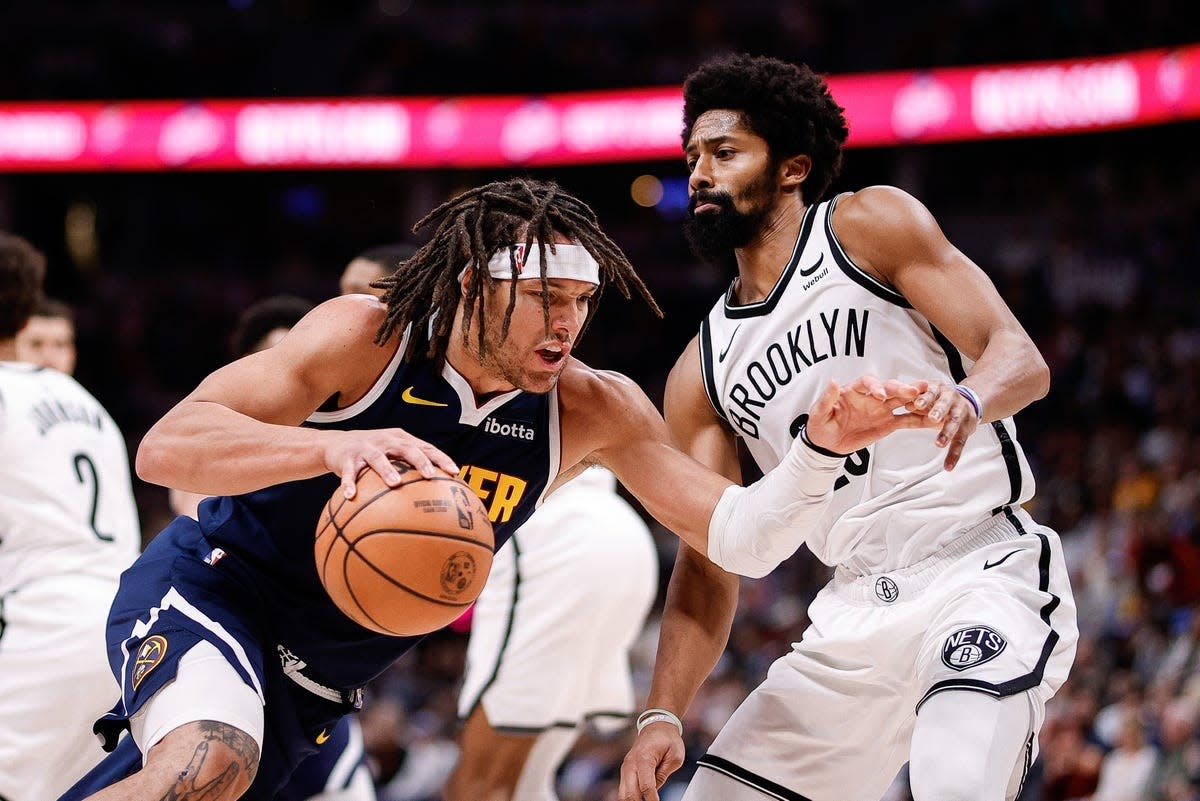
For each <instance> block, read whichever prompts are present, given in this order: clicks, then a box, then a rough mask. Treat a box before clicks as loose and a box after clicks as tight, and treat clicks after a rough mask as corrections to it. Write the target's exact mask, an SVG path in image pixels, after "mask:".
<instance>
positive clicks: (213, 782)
mask: <svg viewBox="0 0 1200 801" xmlns="http://www.w3.org/2000/svg"><path fill="white" fill-rule="evenodd" d="M200 735H201V737H202V739H201V741H200V742H199V743H198V744H197V745H196V750H195V751H194V752H193V753H192V758H191V759H190V760H188V764H187V767H186V768H184V769H183V770H182V771H180V772H179V775H178V776H177V777H176V778H175V784H174V785H172V786H171V787H170V788H169V789H168V790H167V792H166V794H165V795H164V796H163V797H162V801H218V799H223V798H226V795H225V793H226V792H228V791H229V789H230V787H232V786H233V785H234V784H235V783H237V780H238V778H239V777H240V776H242V775H245V776H246V777H247V778H246V779H245V781H246V783H247V785H249V783H250V782H253V781H254V775H255V774H256V773H257V772H258V756H259V754H258V743H256V742H254V738H253V737H250V736H249V735H248V734H246V733H245V732H243V731H241V730H239V729H235V728H234V727H232V726H229V725H227V724H225V723H217V722H216V721H211V720H204V721H200ZM214 741H216V742H218V743H220V744H221V745H222V746H224V747H225V748H226V749H227V750H228V751H230V752H231V753H232V755H233V760H232V761H231V762H230V763H229V764H228V765H226V766H225V767H224V768H223V769H221V770H220V772H219V773H217V774H216V775H215V776H210V775H204V767H205V764H206V763H207V761H208V758H209V756H210V754H209V748H210V744H211V743H212V742H214ZM214 767H216V766H214ZM209 773H212V770H211V769H210V770H209Z"/></svg>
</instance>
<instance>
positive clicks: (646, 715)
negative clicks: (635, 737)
mask: <svg viewBox="0 0 1200 801" xmlns="http://www.w3.org/2000/svg"><path fill="white" fill-rule="evenodd" d="M651 723H673V724H674V725H675V728H676V729H677V730H678V731H679V736H680V737H682V736H683V721H681V720H680V719H679V716H678V715H676V714H675V713H674V712H672V711H671V710H669V709H657V708H651V709H647V710H646V711H645V712H643V713H642V714H640V715H638V716H637V733H638V734H641V733H642V729H644V728H646V727H647V726H649V725H650V724H651Z"/></svg>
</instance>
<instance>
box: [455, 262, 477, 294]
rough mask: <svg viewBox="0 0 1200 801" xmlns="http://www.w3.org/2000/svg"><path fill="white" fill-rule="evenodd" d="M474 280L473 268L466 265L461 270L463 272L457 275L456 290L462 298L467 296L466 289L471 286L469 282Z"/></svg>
mask: <svg viewBox="0 0 1200 801" xmlns="http://www.w3.org/2000/svg"><path fill="white" fill-rule="evenodd" d="M474 279H475V267H474V266H472V265H470V264H468V265H467V266H466V267H464V268H463V271H462V272H461V273H459V274H458V289H459V292H460V293H461V294H462V296H463V297H466V295H467V287H469V286H470V285H471V281H473V280H474Z"/></svg>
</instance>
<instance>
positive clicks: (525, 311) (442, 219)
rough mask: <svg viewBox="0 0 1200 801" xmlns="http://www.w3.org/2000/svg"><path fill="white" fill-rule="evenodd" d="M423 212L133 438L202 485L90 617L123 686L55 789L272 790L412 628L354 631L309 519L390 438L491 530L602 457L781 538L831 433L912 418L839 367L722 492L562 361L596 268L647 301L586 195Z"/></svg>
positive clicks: (534, 187)
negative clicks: (468, 490)
mask: <svg viewBox="0 0 1200 801" xmlns="http://www.w3.org/2000/svg"><path fill="white" fill-rule="evenodd" d="M426 226H434V231H433V235H432V237H431V239H430V240H429V241H428V242H427V243H426V244H425V245H424V246H422V247H421V248H420V249H419V250H418V252H417V253H416V254H415V255H414V256H413V257H412V258H411V259H408V260H406V261H404V262H402V263H401V264H400V265H399V266H398V267H397V269H396V271H395V273H394V274H393V275H392V276H390V277H388V278H387V279H384V281H383V282H382V284H383V288H384V289H385V295H384V297H383V299H382V301H381V300H380V299H378V298H375V297H371V296H368V295H346V296H341V297H338V298H333V299H331V300H328V301H326V302H324V303H323V304H321V305H319V306H318V307H317V308H316V309H314V310H313V311H312V312H310V313H309V314H308V315H306V316H305V317H304V319H302V320H301V321H300V322H299V323H298V324H297V325H296V326H295V327H293V328H292V330H291V331H290V332H289V333H288V334H287V335H286V336H285V337H284V338H283V340H282V341H281V342H279V343H278V344H276V345H275V346H274V347H271V348H267V349H266V350H263V351H260V352H258V353H254V354H251V355H248V356H246V357H244V358H242V359H239V360H237V361H235V362H232V363H231V364H229V365H226V366H224V367H222V368H220V369H218V370H217V371H216V372H214V373H212V374H211V375H210V376H209V377H207V378H206V379H205V380H204V381H202V382H201V384H200V385H199V387H197V388H196V390H194V391H193V392H192V393H191V394H190V395H189V396H188V397H186V398H184V399H183V400H182V401H181V402H180V403H179V404H178V405H177V406H176V407H175V408H174V409H172V410H171V411H169V412H168V413H167V414H166V415H165V416H164V417H163V418H162V419H161V420H160V421H159V422H158V423H156V424H155V425H154V426H153V427H152V428H151V430H150V431H149V432H148V433H147V434H146V437H145V438H144V439H143V441H142V444H141V447H140V448H139V451H138V454H137V468H138V472H139V474H140V475H141V476H142V477H143V478H144V479H146V480H147V481H151V482H154V483H159V484H163V485H166V486H172V487H180V488H182V489H185V490H188V491H193V492H200V493H204V494H206V495H212V496H216V498H215V500H209V501H206V502H205V503H203V504H202V505H201V507H200V510H199V520H198V521H197V520H193V519H191V518H188V517H179V518H176V519H175V520H174V521H173V522H172V523H171V524H169V525H168V526H167V527H166V528H165V529H164V530H163V531H162V532H161V533H160V534H159V535H158V536H157V537H155V538H154V539H152V540H151V542H150V545H149V546H148V547H147V549H146V551H145V553H144V554H143V556H142V558H141V559H140V560H139V561H138V562H137V563H136V564H135V565H134V566H133V567H132V568H131V569H130V570H128V571H127V572H126V573H125V574H124V576H123V577H122V583H121V589H120V591H119V593H118V597H117V599H116V601H115V602H114V604H113V607H112V610H111V612H110V614H109V629H108V646H109V659H110V662H111V664H112V667H113V670H114V672H115V673H116V674H117V676H118V680H119V681H120V682H121V685H122V695H121V699H120V701H119V702H118V703H117V705H116V706H115V707H114V708H113V709H112V710H111V711H110V712H109V714H108V715H106V716H105V717H104V718H102V719H101V720H99V721H98V722H97V724H96V729H97V732H99V733H100V734H101V736H102V737H105V738H106V739H107V742H108V744H109V746H110V747H114V746H115V749H116V750H115V752H114V753H112V754H110V755H109V756H108V758H107V759H106V760H105V761H104V762H102V763H101V764H100V765H99V766H98V767H97V769H96V770H94V771H93V772H92V773H91V774H89V775H88V776H87V777H85V778H84V779H83V780H81V781H80V782H79V783H78V784H77V785H76V786H75V787H74V788H72V790H71V791H69V792H68V794H67V795H66V796H65V798H70V799H75V798H82V797H92V798H94V799H97V801H100V800H101V799H122V801H129V800H130V799H162V798H175V799H184V798H187V799H194V798H201V797H202V798H204V799H206V801H229V800H230V799H234V798H240V797H245V798H252V799H261V800H262V801H266V799H270V798H271V797H272V795H273V794H274V792H275V791H276V789H277V788H278V787H280V786H281V785H282V784H283V782H284V781H286V779H287V777H288V775H289V774H290V773H291V772H292V770H293V769H294V768H295V765H296V764H297V762H298V761H299V760H301V759H303V758H304V757H305V756H306V755H308V754H311V753H313V752H314V751H315V750H316V749H317V748H319V747H320V744H321V743H322V742H323V740H324V738H325V737H326V736H327V735H326V732H328V730H329V728H330V727H331V726H333V725H334V724H335V722H336V721H337V720H338V719H340V718H341V716H343V715H345V714H346V713H348V712H351V711H354V710H355V709H356V708H357V707H358V706H359V705H360V703H361V701H360V699H361V697H362V693H361V689H360V688H361V687H362V686H363V685H364V684H366V683H367V682H368V681H370V680H371V679H372V678H374V677H375V676H378V675H379V674H380V673H382V672H383V671H384V670H385V669H386V668H387V667H388V666H389V665H390V664H391V663H392V662H393V661H395V660H396V659H397V658H399V657H400V656H401V655H403V654H404V653H405V652H406V651H407V650H408V649H409V648H411V647H412V646H413V645H414V643H415V641H416V639H417V638H402V637H387V636H382V635H379V634H375V633H373V632H371V631H368V630H366V629H364V628H361V627H359V626H358V625H357V624H356V623H354V622H352V621H350V620H349V619H348V618H346V617H345V616H344V615H342V613H341V612H339V611H338V609H337V608H336V607H335V606H334V605H333V603H332V602H331V601H330V600H329V598H328V596H327V595H326V594H325V592H324V590H323V588H322V587H321V585H320V582H319V579H318V577H317V574H316V568H315V565H314V562H313V558H312V537H313V530H314V521H315V520H317V518H318V515H319V513H320V509H321V507H322V505H323V504H324V502H325V500H326V499H327V498H328V497H329V496H330V494H332V493H333V492H335V491H337V490H338V488H339V487H340V488H341V490H342V491H343V492H344V493H345V494H346V495H347V497H352V496H353V493H354V489H355V479H356V476H357V475H358V473H359V471H360V470H362V469H364V468H369V469H371V470H374V471H376V472H377V473H378V474H379V475H380V476H381V477H382V479H383V480H384V481H385V482H387V483H388V484H390V485H393V486H395V485H397V484H398V483H399V481H400V474H399V472H398V471H397V469H396V467H395V466H394V465H393V464H392V462H391V461H390V460H392V459H399V460H403V461H405V462H407V463H409V464H411V465H412V466H413V467H414V468H415V469H417V470H418V471H420V472H421V473H422V474H423V475H426V476H429V477H432V476H435V475H438V474H439V473H440V472H450V473H456V474H459V475H461V476H462V477H463V478H464V480H465V481H466V482H467V483H468V484H470V485H471V486H472V487H473V488H475V489H476V491H477V492H478V494H479V495H480V496H481V497H482V498H483V501H484V505H485V506H487V507H488V509H489V517H490V518H491V519H492V522H493V524H494V528H495V533H496V540H497V544H498V545H499V544H502V543H503V542H504V541H505V540H506V539H507V538H508V536H509V534H510V533H511V532H512V530H513V529H515V528H516V527H517V526H519V525H520V524H521V523H522V522H524V520H525V519H526V518H527V517H528V516H529V514H530V513H531V512H532V511H533V509H534V508H535V507H536V506H537V504H538V503H539V501H540V500H541V499H542V498H543V497H544V496H545V495H546V494H547V493H548V492H549V491H551V490H552V489H554V488H555V487H556V486H557V485H559V484H562V483H564V482H565V481H567V480H569V479H570V478H572V477H574V476H575V475H577V474H578V473H579V472H580V471H581V470H583V469H584V467H585V466H586V465H589V464H593V463H596V464H602V465H604V466H606V467H608V468H609V469H610V470H612V472H613V473H614V474H616V476H617V478H618V479H619V480H620V481H621V482H623V483H624V484H625V486H626V487H628V488H629V490H630V491H631V492H632V493H633V494H634V495H635V496H637V498H638V499H639V500H640V501H641V502H642V504H643V505H644V506H645V507H646V509H647V510H648V511H649V512H650V513H651V514H653V515H654V516H655V517H657V518H658V519H659V520H660V521H662V522H663V524H664V525H666V526H668V527H669V528H671V529H672V530H674V531H676V532H678V533H679V535H680V536H681V537H683V538H684V539H685V540H686V541H687V542H688V543H689V544H691V545H692V547H695V548H698V549H701V550H704V549H706V548H707V547H708V544H709V542H710V541H711V542H713V543H714V547H717V548H720V549H721V550H723V551H728V552H734V551H752V552H753V553H756V554H761V555H765V556H766V557H767V558H770V557H771V556H772V555H774V558H776V559H778V558H782V556H783V555H785V554H787V553H791V552H792V551H793V550H795V548H797V547H798V546H799V542H798V541H797V540H796V539H795V535H794V531H795V530H796V529H801V530H802V529H803V528H804V527H805V525H804V521H805V520H806V519H808V518H811V517H812V516H813V515H814V514H817V513H819V512H820V510H821V509H823V508H824V505H825V504H826V503H827V501H828V497H827V496H828V492H827V491H826V490H827V489H828V484H829V483H830V481H829V479H828V478H827V477H828V476H829V475H830V471H831V470H832V469H835V468H836V466H837V465H838V464H840V460H833V459H831V458H830V457H829V456H827V455H825V454H827V453H830V452H851V451H854V450H857V449H858V448H861V447H865V446H866V445H867V444H869V443H871V442H873V441H875V440H876V439H878V438H879V437H881V436H885V435H887V434H890V433H891V432H893V431H896V430H897V429H900V428H905V427H917V426H923V425H927V424H928V422H927V421H926V420H925V419H924V417H923V416H922V415H919V414H899V415H897V414H895V413H894V411H895V410H896V409H897V408H898V407H900V406H902V405H904V404H905V403H908V402H910V401H912V400H914V399H915V398H916V397H917V396H918V395H919V394H920V392H921V391H922V390H923V388H924V387H923V386H920V385H909V384H903V383H901V382H898V381H894V380H889V381H887V382H886V383H885V382H883V381H881V380H879V379H877V378H874V377H871V376H864V377H860V378H859V379H857V380H856V381H853V382H849V383H848V384H847V385H846V386H845V387H841V386H839V385H838V384H835V383H832V382H831V383H830V385H829V386H828V387H827V388H826V391H824V392H822V393H821V394H820V395H819V397H818V399H817V400H816V402H815V403H814V404H813V405H812V407H811V408H810V410H809V414H810V417H809V422H808V428H807V434H806V435H805V436H803V437H800V438H798V439H797V446H796V447H795V448H794V449H793V450H792V452H791V453H790V454H789V455H788V456H786V457H785V458H784V459H783V460H782V461H781V464H780V468H779V469H778V470H775V471H773V472H772V473H771V474H770V475H768V476H766V477H764V478H763V479H762V480H761V481H759V482H758V483H756V484H754V485H752V486H751V487H748V488H740V487H733V485H732V483H731V482H730V481H729V480H728V479H725V478H723V477H721V476H720V475H718V474H716V473H714V472H712V471H710V470H708V469H707V468H705V467H703V466H701V465H700V464H699V463H698V462H696V461H694V460H692V459H690V458H689V457H687V456H685V455H683V454H682V453H681V452H679V451H678V450H676V449H675V448H673V447H672V446H671V445H670V444H669V443H670V440H669V436H668V433H667V430H666V426H665V424H664V423H663V421H662V418H661V417H660V416H659V414H658V412H657V410H656V409H655V408H654V406H653V404H652V403H651V402H650V401H649V399H648V398H647V397H646V396H645V394H644V393H643V392H642V391H641V390H640V389H639V388H638V387H637V386H635V385H634V384H633V383H632V382H631V381H629V380H628V379H626V378H625V377H623V376H620V375H617V374H614V373H606V372H601V371H596V370H592V369H590V368H588V367H587V366H586V365H584V364H582V363H580V362H579V361H577V360H575V359H573V358H571V350H572V348H573V347H574V346H575V344H576V342H577V341H578V339H579V336H580V334H581V333H582V332H583V330H584V328H585V327H586V325H587V322H588V321H589V320H590V319H591V317H592V315H593V314H594V313H595V306H596V300H597V298H598V296H599V293H600V291H601V290H602V289H603V288H604V286H605V285H606V284H610V283H611V284H615V285H616V287H617V289H618V290H619V291H621V292H622V294H624V295H626V296H629V295H630V294H631V293H632V292H637V293H639V294H640V295H641V296H642V297H643V298H645V299H646V300H647V302H648V303H650V305H651V306H652V307H653V308H655V309H657V307H656V306H655V304H654V302H653V300H652V299H651V298H650V296H649V293H648V291H647V290H646V288H645V286H644V285H643V284H642V282H641V280H640V279H639V278H638V276H637V274H636V273H635V272H634V270H633V268H632V266H631V265H630V264H629V262H628V260H627V259H626V258H625V256H624V255H623V254H622V252H621V251H620V249H619V248H618V247H617V246H616V245H615V244H614V243H613V242H612V241H611V240H610V239H609V238H608V237H607V236H606V235H605V234H604V233H603V231H602V230H601V229H600V226H599V223H598V221H597V219H596V216H595V214H594V213H593V212H592V210H591V209H590V208H589V207H588V206H586V205H585V204H584V203H582V202H580V201H579V200H577V199H576V198H574V197H573V196H571V195H569V194H568V193H566V192H565V191H563V190H561V189H560V188H559V187H557V186H556V185H554V184H548V183H541V182H534V181H528V180H511V181H505V182H498V183H493V184H488V185H486V186H483V187H480V188H477V189H474V190H471V191H468V192H466V193H464V194H462V195H460V196H458V197H456V198H454V199H452V200H450V201H448V202H446V203H444V204H443V205H441V206H440V207H438V208H437V209H435V210H434V211H432V212H431V213H430V214H429V215H427V216H426V217H425V219H423V220H421V221H420V222H418V223H417V225H416V227H415V229H414V230H415V231H419V230H421V229H423V228H425V227H426ZM814 487H818V489H817V491H816V492H814V491H813V488H814ZM498 488H500V489H499V490H498ZM747 532H753V533H754V536H753V538H752V539H746V533H747ZM126 728H128V729H129V730H130V732H131V736H128V737H124V738H121V739H120V740H118V739H117V736H118V734H119V733H120V732H121V731H122V730H124V729H126ZM452 801H481V799H467V798H460V799H453V800H452Z"/></svg>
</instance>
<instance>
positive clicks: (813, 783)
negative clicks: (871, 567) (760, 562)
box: [684, 510, 1078, 801]
mask: <svg viewBox="0 0 1200 801" xmlns="http://www.w3.org/2000/svg"><path fill="white" fill-rule="evenodd" d="M809 617H810V620H811V625H810V626H809V628H808V629H807V630H806V631H805V633H804V636H803V639H802V640H801V641H800V642H799V643H795V644H794V646H793V650H792V651H791V652H789V653H788V654H787V655H785V656H783V657H781V658H780V659H778V660H777V661H776V662H775V663H774V664H773V665H772V666H771V669H770V670H769V671H768V674H767V678H766V679H765V680H764V681H763V683H762V684H761V685H759V686H758V687H757V688H756V689H755V690H754V691H753V692H752V693H751V694H750V696H749V697H747V699H746V700H745V701H744V702H743V703H742V705H741V706H740V707H738V709H737V710H736V711H735V712H734V714H733V716H732V717H731V718H730V719H729V721H728V723H727V724H726V725H725V727H724V728H723V729H722V730H721V732H720V733H719V734H718V735H717V737H716V739H715V740H714V742H713V744H712V746H711V747H710V749H709V752H708V754H706V755H705V756H704V757H702V758H701V760H700V768H699V769H698V770H697V773H696V777H695V779H694V780H693V782H692V784H691V786H689V788H688V791H687V793H686V794H685V796H684V798H685V799H686V800H687V801H715V799H720V800H721V801H734V799H754V800H755V801H761V799H764V798H779V799H787V800H788V801H878V799H879V798H880V796H881V795H882V794H883V792H884V791H885V790H886V789H887V787H888V785H889V784H890V783H891V782H892V780H893V778H894V777H895V776H896V774H897V772H898V771H899V769H900V768H901V767H902V766H903V764H904V763H905V762H906V761H908V758H909V744H910V741H911V738H912V732H913V727H914V725H915V723H916V719H917V715H918V713H919V712H920V708H921V705H922V704H923V703H924V701H925V700H926V699H928V698H930V697H931V696H932V695H934V694H937V693H941V692H946V691H949V690H960V691H969V692H978V693H984V694H987V695H990V696H993V697H1006V696H1010V695H1015V694H1017V693H1023V692H1028V693H1029V698H1030V701H1031V705H1032V707H1033V709H1034V714H1033V718H1034V721H1033V727H1034V731H1035V732H1036V730H1037V729H1038V728H1040V726H1041V723H1042V721H1043V719H1044V706H1045V702H1046V701H1047V700H1048V699H1049V698H1050V697H1051V696H1052V695H1053V694H1054V693H1055V691H1056V690H1057V689H1058V688H1059V686H1060V685H1061V684H1062V683H1063V681H1064V680H1065V679H1066V677H1067V673H1068V671H1069V669H1070V666H1071V662H1072V660H1073V659H1074V655H1075V643H1076V640H1077V639H1078V632H1077V630H1076V624H1075V604H1074V601H1073V599H1072V596H1071V588H1070V585H1069V583H1068V579H1067V570H1066V565H1065V563H1064V561H1063V555H1062V547H1061V545H1060V544H1059V540H1058V535H1057V534H1055V533H1054V532H1053V531H1052V530H1050V529H1048V528H1046V527H1044V526H1039V525H1037V524H1036V523H1034V521H1033V520H1032V519H1031V518H1030V517H1029V515H1028V514H1026V513H1025V512H1023V511H1019V510H1017V511H1003V512H1001V513H999V514H997V515H995V516H994V517H992V518H989V519H988V520H987V521H985V522H984V523H982V524H979V525H977V526H975V527H973V528H970V529H967V530H965V531H964V532H963V534H962V536H961V537H960V538H959V539H957V540H955V541H954V542H953V544H951V545H950V546H948V547H947V548H945V549H943V550H942V551H941V552H940V553H938V554H935V555H934V556H933V557H930V558H928V559H925V560H923V561H921V562H919V563H917V564H915V565H913V566H911V567H908V568H904V569H901V570H896V571H893V572H889V573H884V574H879V575H870V576H852V575H848V574H847V573H846V572H845V571H841V570H839V571H838V572H837V573H836V574H835V576H834V578H833V580H832V581H831V582H830V583H829V584H828V585H827V586H826V587H825V588H824V589H822V591H821V592H820V594H819V595H818V596H817V598H816V599H815V600H814V601H813V604H812V606H811V608H810V609H809Z"/></svg>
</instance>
